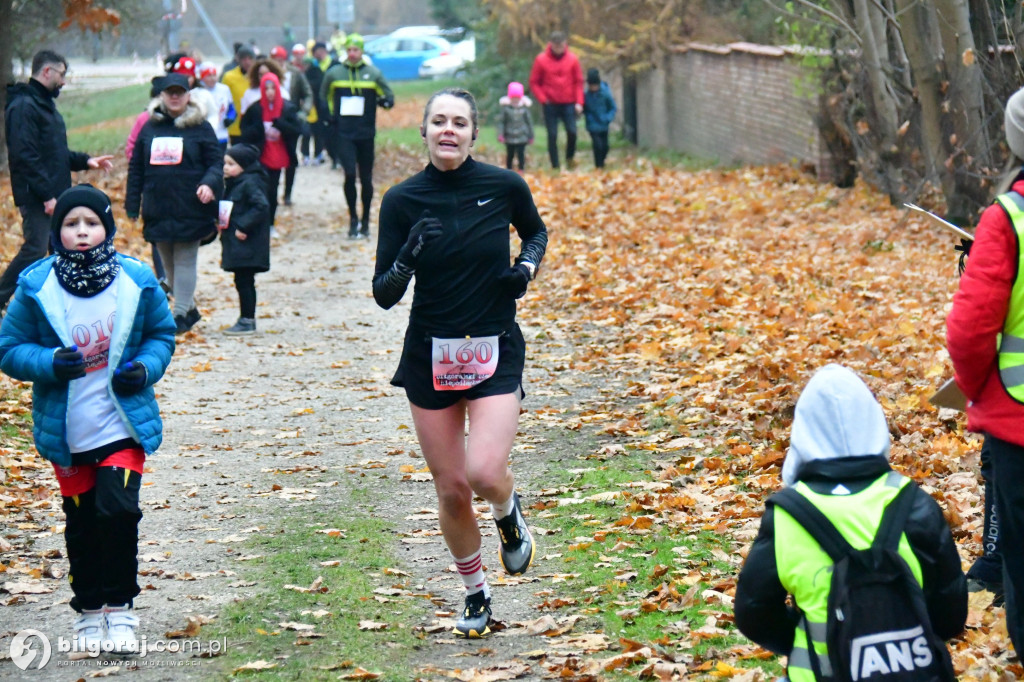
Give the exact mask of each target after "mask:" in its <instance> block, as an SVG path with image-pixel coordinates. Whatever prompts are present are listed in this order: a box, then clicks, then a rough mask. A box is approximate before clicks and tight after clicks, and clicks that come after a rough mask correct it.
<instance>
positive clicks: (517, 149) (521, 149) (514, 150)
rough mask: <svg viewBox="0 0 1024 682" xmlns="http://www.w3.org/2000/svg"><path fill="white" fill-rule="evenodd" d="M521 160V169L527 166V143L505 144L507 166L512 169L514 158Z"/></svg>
mask: <svg viewBox="0 0 1024 682" xmlns="http://www.w3.org/2000/svg"><path fill="white" fill-rule="evenodd" d="M513 157H515V159H516V160H517V161H518V162H519V170H523V168H524V166H526V144H525V143H524V144H506V145H505V168H508V169H509V170H512V158H513Z"/></svg>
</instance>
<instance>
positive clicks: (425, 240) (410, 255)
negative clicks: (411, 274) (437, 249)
mask: <svg viewBox="0 0 1024 682" xmlns="http://www.w3.org/2000/svg"><path fill="white" fill-rule="evenodd" d="M440 236H441V221H440V220H438V219H437V218H435V217H434V216H432V215H430V211H424V212H423V214H422V215H421V216H420V219H419V221H417V222H416V224H415V225H413V226H412V229H411V230H409V238H408V239H406V240H405V244H403V245H402V248H401V250H400V251H399V252H398V260H400V261H401V262H402V263H404V264H405V265H406V266H408V267H410V268H411V267H413V266H415V265H416V259H417V258H419V256H420V253H421V252H422V251H423V247H425V246H426V245H427V244H429V243H430V242H432V241H433V240H435V239H437V238H438V237H440Z"/></svg>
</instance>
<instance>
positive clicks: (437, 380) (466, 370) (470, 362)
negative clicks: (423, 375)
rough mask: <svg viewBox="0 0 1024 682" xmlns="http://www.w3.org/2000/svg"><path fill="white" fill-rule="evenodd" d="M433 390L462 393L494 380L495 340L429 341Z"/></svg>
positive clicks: (495, 364) (491, 338)
mask: <svg viewBox="0 0 1024 682" xmlns="http://www.w3.org/2000/svg"><path fill="white" fill-rule="evenodd" d="M432 342H433V345H432V348H431V356H432V359H433V374H434V390H435V391H462V390H465V389H467V388H472V387H473V386H476V385H477V384H479V383H480V382H482V381H486V380H487V379H490V378H491V377H492V376H494V370H496V369H497V368H498V337H497V336H474V337H464V338H461V339H438V338H433V339H432Z"/></svg>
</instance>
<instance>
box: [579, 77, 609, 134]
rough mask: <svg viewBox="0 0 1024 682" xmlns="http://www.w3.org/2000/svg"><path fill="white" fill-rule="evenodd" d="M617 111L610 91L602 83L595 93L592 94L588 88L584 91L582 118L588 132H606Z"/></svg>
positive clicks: (606, 85)
mask: <svg viewBox="0 0 1024 682" xmlns="http://www.w3.org/2000/svg"><path fill="white" fill-rule="evenodd" d="M617 111H618V107H616V106H615V98H614V97H613V96H612V89H611V88H609V87H608V84H607V83H605V82H604V81H601V87H600V88H598V90H597V92H592V91H591V90H590V88H589V87H588V88H587V89H586V90H584V92H583V116H584V118H585V119H586V126H587V130H588V131H590V132H593V133H603V132H605V131H607V130H608V127H609V126H610V125H611V123H612V121H614V120H615V113H616V112H617Z"/></svg>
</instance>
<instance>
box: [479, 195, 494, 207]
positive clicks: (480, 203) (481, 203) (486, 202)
mask: <svg viewBox="0 0 1024 682" xmlns="http://www.w3.org/2000/svg"><path fill="white" fill-rule="evenodd" d="M492 199H494V197H491V198H490V199H477V200H476V205H477V206H483V205H484V204H489V203H490V202H491V200H492Z"/></svg>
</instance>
